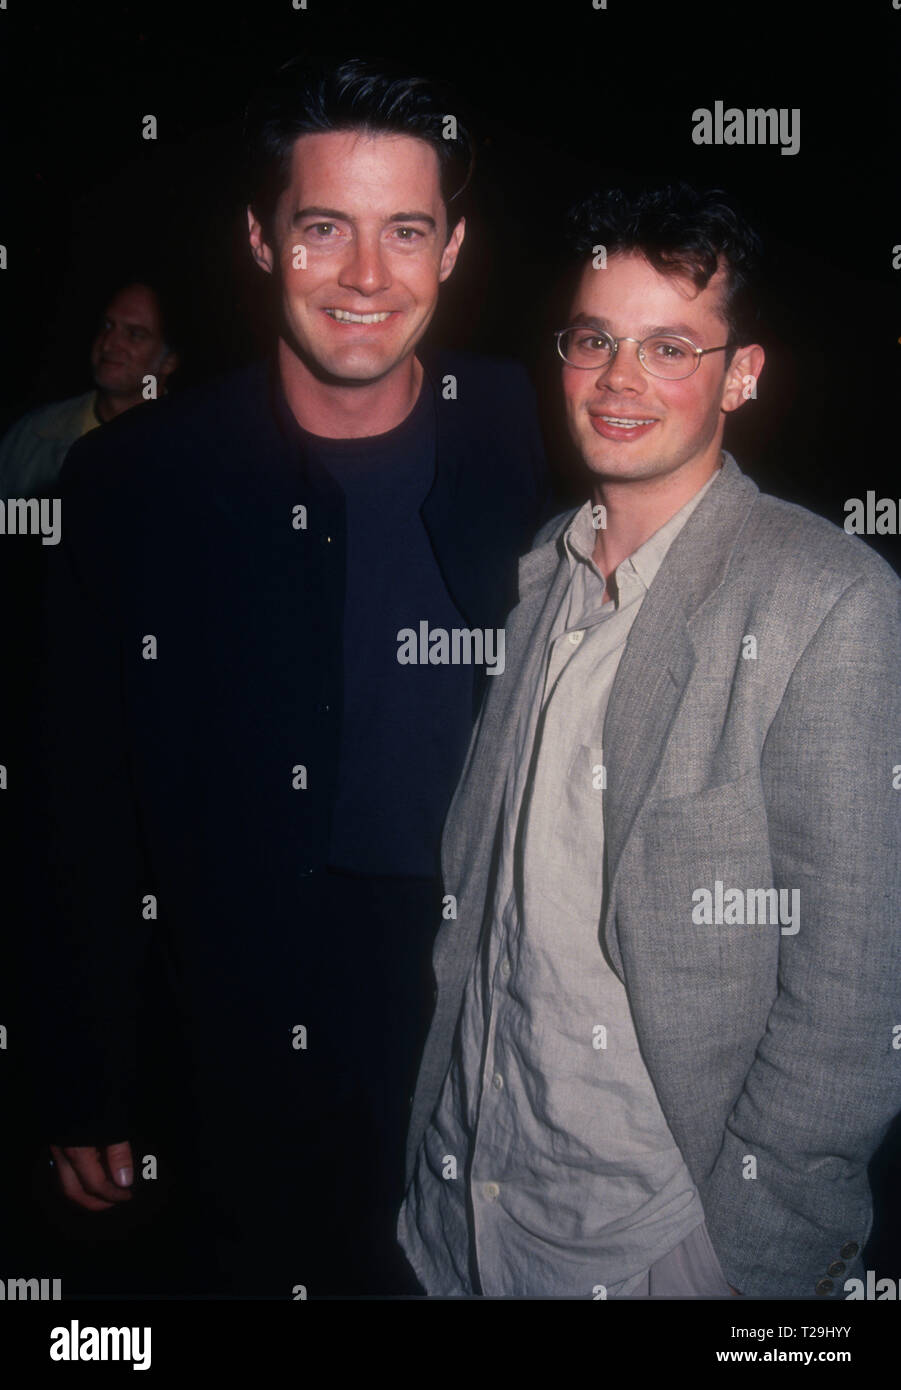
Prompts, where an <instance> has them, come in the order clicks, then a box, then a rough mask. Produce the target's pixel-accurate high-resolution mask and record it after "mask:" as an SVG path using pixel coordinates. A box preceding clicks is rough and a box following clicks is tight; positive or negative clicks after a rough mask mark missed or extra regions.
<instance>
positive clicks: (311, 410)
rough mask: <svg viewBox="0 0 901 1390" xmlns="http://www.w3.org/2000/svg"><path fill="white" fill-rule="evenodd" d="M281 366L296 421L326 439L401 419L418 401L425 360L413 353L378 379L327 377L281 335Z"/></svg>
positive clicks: (357, 434) (359, 434)
mask: <svg viewBox="0 0 901 1390" xmlns="http://www.w3.org/2000/svg"><path fill="white" fill-rule="evenodd" d="M278 370H279V376H280V377H281V382H282V388H283V389H284V392H285V397H286V399H287V402H288V405H289V406H290V407H291V411H292V414H293V415H294V418H295V420H296V421H297V423H298V424H299V425H300V426H301V428H302V429H305V430H309V431H310V433H311V434H319V435H323V436H324V437H325V438H326V439H362V438H364V437H365V436H367V435H371V434H385V433H386V431H388V430H393V429H394V428H395V427H396V426H397V425H399V424H401V423H402V421H404V420H405V419H406V418H407V416H408V415H409V414H410V411H411V410H412V409H413V407H414V405H415V404H416V400H417V397H418V396H419V388H420V387H421V385H422V376H423V371H422V365H421V363H420V362H419V361H418V360H417V359H416V357H414V356H413V355H412V354H411V355H410V356H409V357H406V358H404V360H403V361H402V362H398V364H397V366H396V367H394V368H393V369H392V370H391V371H390V372H388V374H387V375H386V376H384V377H381V378H380V379H379V380H378V381H367V382H354V383H352V384H348V385H344V384H343V383H341V382H325V381H321V380H320V379H319V377H317V376H314V374H313V373H312V372H311V371H310V369H309V367H308V366H307V365H306V363H305V362H302V361H301V359H300V358H299V357H298V356H297V353H296V352H294V350H293V349H292V348H291V347H290V346H289V345H288V343H286V342H285V340H284V338H279V340H278Z"/></svg>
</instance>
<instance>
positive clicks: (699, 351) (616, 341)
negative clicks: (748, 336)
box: [554, 323, 737, 381]
mask: <svg viewBox="0 0 901 1390" xmlns="http://www.w3.org/2000/svg"><path fill="white" fill-rule="evenodd" d="M580 327H582V325H581V324H578V323H571V324H570V325H569V327H568V328H558V329H557V331H556V332H555V334H554V337H555V338H556V340H557V352H558V354H559V356H560V358H561V359H562V361H564V362H565V363H566V365H567V367H575V369H576V371H577V372H606V371H609V369H610V368H611V367H612V366H613V364H614V362H615V361H616V354H617V353H618V352H619V345H620V343H638V360H639V362H640V363H641V365H642V367H643V368H644V370H645V371H646V372H647V374H648V376H653V377H656V378H657V380H658V381H685V380H686V378H687V377H690V376H694V374H695V372H696V371H697V370H698V367H699V365H700V362H701V358H702V357H706V355H707V353H708V352H727V351H728V349H729V348H731V347H736V346H737V344H736V343H734V342H733V341H732V339H731V338H730V339H729V341H728V342H727V343H722V344H721V345H720V346H719V347H710V348H699V347H696V346H695V344H694V343H693V342H692V341H691V339H690V338H683V337H682V335H681V333H649V334H648V336H647V337H646V338H641V339H639V338H630V337H624V338H614V336H613V334H612V333H607V332H606V331H605V330H604V329H603V328H594V329H589V328H587V326H586V331H588V332H592V333H594V335H595V337H597V338H606V339H607V342H608V343H612V344H613V356H612V357H611V358H610V361H609V362H607V363H606V364H605V365H604V366H603V367H596V366H593V365H589V364H585V365H583V364H582V363H580V362H570V360H569V358H568V357H565V356H564V355H563V349H562V347H561V346H560V339H561V338H562V337H563V335H564V334H565V333H573V332H575V331H576V330H577V329H579V328H580ZM654 338H671V339H672V341H673V342H675V343H684V344H685V346H686V347H687V348H689V349H690V350H691V351H692V352H693V353H694V360H693V362H692V365H691V368H690V370H689V371H687V372H686V373H685V375H684V376H662V375H661V374H660V372H655V371H652V370H651V368H650V367H649V366H648V364H647V362H646V361H645V358H644V345H645V343H650V342H652V341H653V339H654Z"/></svg>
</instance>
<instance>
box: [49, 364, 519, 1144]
mask: <svg viewBox="0 0 901 1390" xmlns="http://www.w3.org/2000/svg"><path fill="white" fill-rule="evenodd" d="M422 360H423V364H424V366H425V368H426V370H427V372H428V373H429V376H430V377H431V379H432V382H433V385H434V387H435V398H436V406H435V409H436V415H437V418H436V440H437V463H436V475H435V481H434V484H433V486H432V489H431V491H430V493H429V495H428V497H427V498H426V500H425V502H424V504H423V507H422V510H421V515H422V519H423V522H424V524H425V528H426V530H427V532H428V535H429V538H430V541H431V544H432V547H433V549H434V553H435V556H436V559H437V562H438V565H439V567H440V570H441V573H442V575H443V577H444V580H445V582H446V584H447V588H448V590H449V592H450V595H451V597H452V599H453V601H454V603H455V604H456V606H457V608H458V609H459V611H460V612H461V613H462V614H463V615H464V616H465V618H466V620H467V623H468V625H469V626H471V627H480V628H485V627H497V626H500V625H502V623H503V619H504V616H505V614H506V612H507V611H508V609H509V608H510V606H511V605H512V602H513V600H514V597H515V586H516V561H517V557H518V555H519V554H520V553H522V552H523V551H524V550H526V549H527V548H528V546H529V543H530V541H531V537H532V535H533V534H534V531H535V529H536V527H537V525H538V524H539V522H540V520H541V519H542V516H541V513H542V506H543V504H544V495H545V487H544V458H543V450H542V445H541V438H540V432H539V429H538V424H537V417H536V411H535V405H534V398H533V395H532V392H531V387H530V385H529V383H528V380H527V377H526V374H525V372H524V371H523V369H522V368H521V367H519V366H516V365H514V364H512V363H509V362H503V361H497V360H493V359H486V358H476V357H470V356H464V355H459V354H457V355H439V356H434V357H431V358H428V357H424V358H423V359H422ZM451 378H453V381H451ZM60 496H61V497H62V542H61V544H60V545H59V546H58V547H56V548H55V549H52V548H51V549H50V550H49V551H48V556H49V558H48V567H49V578H48V600H47V604H46V632H45V644H44V645H45V662H44V669H43V674H42V680H41V691H42V693H41V698H40V701H39V713H38V720H37V728H38V735H39V750H38V762H39V764H40V773H39V774H38V773H35V781H36V792H35V795H34V798H33V810H32V816H33V823H32V828H31V831H30V833H29V839H30V841H31V842H32V844H33V845H34V847H35V852H36V854H37V855H38V856H39V857H40V860H41V862H42V863H43V864H45V865H46V863H47V862H48V861H49V866H50V873H49V876H48V877H47V880H46V886H45V888H44V890H43V892H42V894H41V895H40V897H39V901H38V905H37V907H38V910H37V912H36V914H35V921H34V924H33V928H32V930H31V933H30V941H31V946H32V950H31V952H30V964H29V965H28V968H27V971H26V974H27V977H28V979H29V980H30V981H31V984H30V986H29V1007H28V1011H27V1012H28V1015H29V1028H30V1029H33V1030H34V1032H33V1036H32V1038H31V1040H30V1043H29V1047H30V1050H31V1053H32V1057H33V1060H34V1061H35V1064H36V1066H37V1069H38V1074H39V1077H40V1083H39V1084H40V1105H39V1117H38V1118H39V1123H40V1124H41V1126H42V1128H43V1129H45V1130H46V1133H47V1137H48V1138H53V1139H54V1140H56V1141H57V1142H62V1143H73V1144H74V1143H105V1142H111V1141H116V1140H119V1139H121V1138H123V1137H124V1136H125V1135H127V1134H128V1133H129V1128H130V1126H131V1125H132V1123H133V1121H132V1117H131V1115H130V1113H129V1107H128V1103H127V1101H128V1095H129V1091H130V1088H131V1078H132V1073H133V1067H134V1034H135V1012H136V1000H137V997H138V993H139V975H140V970H141V963H142V960H143V958H144V954H145V949H146V945H147V941H148V937H149V933H150V932H151V930H153V928H154V924H155V923H156V926H157V929H158V930H159V931H161V932H162V933H163V936H164V938H165V943H166V947H167V950H168V951H169V953H170V955H171V959H172V962H173V968H174V973H175V977H176V981H177V986H178V989H179V991H180V994H181V997H182V1002H183V1004H184V1005H185V1007H186V1013H187V1016H188V1017H189V1018H191V1019H192V1020H194V1021H195V1023H196V1033H197V1037H198V1038H199V1037H200V1036H201V1034H202V1033H203V1032H204V1029H205V1028H207V1027H209V1028H212V1029H214V1030H215V1028H216V1027H217V1026H220V1025H221V1024H222V1013H221V1009H222V1004H223V1000H225V1001H227V1000H228V999H229V998H230V997H231V995H232V994H233V993H234V984H235V981H236V980H239V979H240V980H241V981H242V984H243V987H245V988H251V987H252V986H253V984H254V983H256V984H258V986H259V989H261V990H263V989H270V988H272V987H273V975H275V976H277V975H278V972H279V965H280V961H281V960H282V957H281V956H280V948H279V942H280V940H284V939H285V938H286V937H287V936H289V935H291V934H296V933H297V932H298V930H302V929H303V927H304V923H303V901H304V879H305V878H309V876H311V875H315V874H316V873H317V872H318V871H320V870H322V868H323V867H324V865H325V863H326V855H327V852H328V845H329V830H330V818H331V811H332V804H333V800H334V795H335V790H336V778H337V764H338V743H339V737H340V728H341V701H342V614H343V597H344V595H343V586H344V572H345V555H344V546H345V526H344V501H343V493H342V492H341V490H340V488H338V486H337V485H336V484H335V482H334V481H333V480H332V479H331V478H330V477H329V476H328V475H327V474H326V473H325V472H324V471H323V470H322V469H320V468H319V467H317V466H315V465H314V464H313V462H312V461H311V460H310V459H309V458H307V457H305V456H304V450H303V447H302V436H301V434H300V432H299V430H298V428H297V425H296V422H295V420H294V417H293V414H292V413H291V411H290V409H289V407H288V406H287V403H286V401H285V398H284V395H283V392H282V390H281V386H280V384H279V382H278V376H277V372H276V371H275V369H274V361H270V362H268V363H266V362H264V363H259V364H256V365H254V366H251V367H248V368H244V369H241V370H238V371H236V372H233V373H231V374H229V375H228V376H225V377H223V378H221V379H218V380H215V381H213V382H211V383H209V384H207V385H204V386H202V387H199V388H196V389H193V390H191V391H188V392H185V393H183V394H181V395H174V396H171V397H167V398H165V399H163V400H161V401H159V402H157V403H155V404H154V405H152V406H149V407H148V408H147V409H143V408H142V409H141V410H138V411H134V412H131V413H129V414H126V415H124V416H122V417H120V418H119V419H117V420H116V421H114V422H112V423H111V424H110V425H109V426H106V427H104V428H103V429H102V430H98V431H96V432H94V433H93V434H92V435H90V436H89V437H87V438H86V439H84V440H82V441H80V442H79V443H78V444H76V445H75V446H74V447H73V449H72V450H71V452H70V454H69V456H68V458H67V460H66V463H65V465H64V468H63V471H62V474H61V479H60ZM299 505H302V506H304V507H306V509H307V526H306V529H296V528H295V526H294V525H293V524H292V521H293V518H294V516H295V508H296V507H297V506H299ZM154 644H155V656H153V657H152V659H148V656H147V654H149V653H151V652H152V651H153V650H154ZM477 669H478V668H477ZM480 674H481V672H480ZM482 685H484V681H482ZM480 693H481V689H480V690H479V691H477V695H478V694H480ZM299 764H303V765H304V766H305V767H306V769H307V788H306V790H304V791H298V790H296V789H295V787H294V786H293V784H292V769H293V768H294V767H295V766H296V765H299ZM35 877H37V875H35ZM248 981H249V982H251V983H250V985H248ZM204 1010H206V1012H204ZM211 1064H212V1065H215V1059H214V1058H211Z"/></svg>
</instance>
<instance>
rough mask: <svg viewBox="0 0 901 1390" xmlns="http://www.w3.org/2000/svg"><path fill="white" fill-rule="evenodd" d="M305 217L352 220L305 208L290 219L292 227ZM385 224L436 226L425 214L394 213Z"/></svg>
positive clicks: (333, 211) (335, 212) (332, 210)
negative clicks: (415, 223)
mask: <svg viewBox="0 0 901 1390" xmlns="http://www.w3.org/2000/svg"><path fill="white" fill-rule="evenodd" d="M305 217H322V218H325V217H328V218H333V219H334V220H335V221H337V222H353V220H354V219H353V218H352V217H351V216H350V214H349V213H347V212H339V210H338V209H337V208H321V207H306V208H298V209H297V212H295V214H294V216H293V217H292V218H291V225H292V227H294V226H296V225H297V223H298V222H301V221H303V219H304V218H305ZM386 222H424V223H425V224H426V226H427V227H430V228H431V229H432V230H433V231H434V230H435V229H436V228H437V226H438V224H437V222H436V221H435V219H434V217H432V216H431V215H430V214H429V213H427V212H395V213H392V214H391V216H390V217H388V218H386Z"/></svg>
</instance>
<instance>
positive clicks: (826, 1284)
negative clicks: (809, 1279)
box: [816, 1279, 835, 1295]
mask: <svg viewBox="0 0 901 1390" xmlns="http://www.w3.org/2000/svg"><path fill="white" fill-rule="evenodd" d="M834 1288H835V1285H834V1284H833V1282H832V1280H831V1279H819V1280H818V1281H817V1287H816V1292H817V1293H818V1294H821V1295H822V1294H827V1293H832V1290H833V1289H834Z"/></svg>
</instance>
